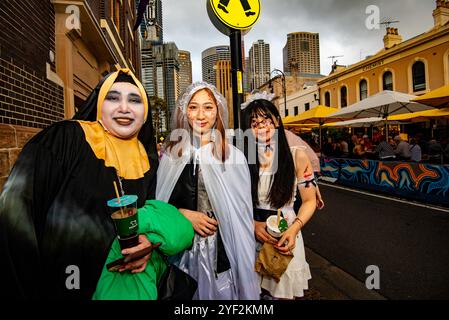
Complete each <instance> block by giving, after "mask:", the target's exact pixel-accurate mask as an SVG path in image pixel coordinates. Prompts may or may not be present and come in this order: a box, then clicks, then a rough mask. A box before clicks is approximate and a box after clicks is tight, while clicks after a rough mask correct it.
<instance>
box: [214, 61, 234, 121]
mask: <svg viewBox="0 0 449 320" xmlns="http://www.w3.org/2000/svg"><path fill="white" fill-rule="evenodd" d="M215 77H216V80H217V89H218V91H219V92H220V93H221V94H222V95H223V96H224V97H225V98H226V102H227V104H228V114H229V117H228V120H229V121H228V125H229V127H230V128H233V126H234V120H233V119H234V117H233V112H232V79H231V61H229V60H218V61H217V62H216V64H215Z"/></svg>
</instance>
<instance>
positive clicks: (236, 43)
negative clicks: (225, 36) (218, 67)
mask: <svg viewBox="0 0 449 320" xmlns="http://www.w3.org/2000/svg"><path fill="white" fill-rule="evenodd" d="M229 40H230V44H231V80H232V81H231V82H232V105H233V109H232V110H233V114H234V129H239V128H240V105H241V104H242V103H243V83H242V81H243V80H242V74H243V72H242V71H243V70H242V69H243V66H242V33H241V31H240V30H236V29H232V30H231V34H230V36H229Z"/></svg>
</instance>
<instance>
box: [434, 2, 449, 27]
mask: <svg viewBox="0 0 449 320" xmlns="http://www.w3.org/2000/svg"><path fill="white" fill-rule="evenodd" d="M433 21H434V23H435V27H437V28H438V27H442V26H444V25H445V24H446V23H447V22H448V21H449V1H448V0H437V8H436V9H435V10H433Z"/></svg>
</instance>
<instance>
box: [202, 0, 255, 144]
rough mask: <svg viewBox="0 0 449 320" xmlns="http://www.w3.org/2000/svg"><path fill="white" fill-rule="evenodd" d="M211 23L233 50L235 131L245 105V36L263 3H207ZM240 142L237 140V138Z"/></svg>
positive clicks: (210, 0) (208, 0) (242, 0)
mask: <svg viewBox="0 0 449 320" xmlns="http://www.w3.org/2000/svg"><path fill="white" fill-rule="evenodd" d="M206 9H207V14H208V16H209V19H210V21H211V22H212V24H213V25H214V26H215V27H216V28H217V29H218V31H220V32H221V33H223V34H225V35H227V36H228V37H229V42H230V48H231V82H232V112H233V115H234V129H235V130H237V129H239V128H240V121H241V119H240V118H241V117H240V105H241V104H242V103H243V70H242V69H243V62H242V56H243V54H242V35H245V34H246V33H247V32H249V30H250V29H251V27H252V26H253V25H254V24H255V23H256V22H257V20H258V19H259V16H260V0H240V1H231V0H206ZM236 138H237V139H238V137H236Z"/></svg>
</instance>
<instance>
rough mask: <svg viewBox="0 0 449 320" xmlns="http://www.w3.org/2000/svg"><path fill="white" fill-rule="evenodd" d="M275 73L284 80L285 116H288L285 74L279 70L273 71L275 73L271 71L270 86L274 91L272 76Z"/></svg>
mask: <svg viewBox="0 0 449 320" xmlns="http://www.w3.org/2000/svg"><path fill="white" fill-rule="evenodd" d="M273 73H278V74H279V75H280V76H281V79H282V89H283V93H284V116H287V88H286V87H287V84H286V82H285V73H284V72H282V71H281V70H279V69H273V71H271V73H270V80H269V81H270V83H269V85H270V88H271V90H273V87H272V85H271V75H272V74H273Z"/></svg>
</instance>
